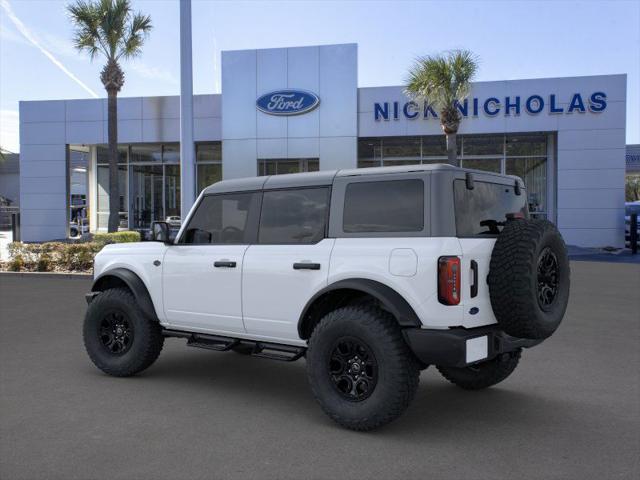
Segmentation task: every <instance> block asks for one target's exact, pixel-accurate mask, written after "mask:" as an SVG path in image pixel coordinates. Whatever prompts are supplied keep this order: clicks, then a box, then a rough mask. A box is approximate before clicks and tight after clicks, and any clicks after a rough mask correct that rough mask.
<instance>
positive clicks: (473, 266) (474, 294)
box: [471, 260, 478, 298]
mask: <svg viewBox="0 0 640 480" xmlns="http://www.w3.org/2000/svg"><path fill="white" fill-rule="evenodd" d="M471 272H472V274H473V285H471V298H474V297H477V296H478V262H476V261H475V260H471Z"/></svg>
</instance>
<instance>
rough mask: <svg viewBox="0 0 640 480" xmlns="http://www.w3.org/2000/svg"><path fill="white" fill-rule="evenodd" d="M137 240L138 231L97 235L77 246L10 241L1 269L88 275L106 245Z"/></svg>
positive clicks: (138, 239) (61, 243) (62, 243)
mask: <svg viewBox="0 0 640 480" xmlns="http://www.w3.org/2000/svg"><path fill="white" fill-rule="evenodd" d="M138 241H140V234H139V233H138V232H128V231H127V232H116V233H98V234H96V235H94V237H93V239H92V241H89V242H79V243H65V242H45V243H22V242H12V243H10V244H9V246H8V251H9V261H8V262H6V263H5V264H4V265H3V267H4V268H6V269H7V270H9V271H12V272H20V271H30V272H88V271H91V269H92V268H93V259H94V257H95V255H96V253H98V252H99V251H100V250H102V248H103V247H104V246H105V245H107V244H109V243H126V242H138Z"/></svg>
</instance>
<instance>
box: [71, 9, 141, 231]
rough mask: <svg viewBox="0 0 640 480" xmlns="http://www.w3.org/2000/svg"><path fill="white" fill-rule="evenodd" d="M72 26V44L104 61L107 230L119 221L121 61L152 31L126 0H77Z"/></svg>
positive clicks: (138, 48) (135, 51) (115, 227)
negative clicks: (107, 156)
mask: <svg viewBox="0 0 640 480" xmlns="http://www.w3.org/2000/svg"><path fill="white" fill-rule="evenodd" d="M67 10H68V12H69V15H70V17H71V21H72V22H73V24H74V26H75V31H74V36H73V43H74V46H75V47H76V48H77V49H78V50H79V51H81V52H86V53H88V54H89V56H90V57H91V60H93V59H94V58H96V57H98V56H100V55H103V56H104V57H105V59H106V61H107V63H106V64H105V66H104V68H103V69H102V72H100V80H101V81H102V84H103V85H104V88H105V90H106V91H107V99H108V100H107V101H108V104H107V107H108V108H107V112H108V117H107V121H108V132H109V227H108V231H109V232H115V231H117V230H118V225H119V223H120V214H119V210H120V191H119V188H118V102H117V98H118V92H119V91H120V90H121V89H122V86H123V85H124V72H123V71H122V68H120V60H126V59H130V58H133V57H135V56H137V55H139V54H140V53H141V51H142V44H143V43H144V40H145V39H146V38H147V36H148V35H149V32H150V31H151V28H152V27H151V18H150V17H149V16H148V15H143V14H142V13H139V12H138V13H134V12H133V11H132V10H131V4H130V2H129V0H76V2H75V3H73V4H72V5H69V6H68V7H67Z"/></svg>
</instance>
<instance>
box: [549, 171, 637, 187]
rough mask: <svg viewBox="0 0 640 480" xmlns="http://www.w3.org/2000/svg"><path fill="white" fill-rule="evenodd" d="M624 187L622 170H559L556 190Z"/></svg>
mask: <svg viewBox="0 0 640 480" xmlns="http://www.w3.org/2000/svg"><path fill="white" fill-rule="evenodd" d="M622 185H624V168H621V169H614V168H609V169H606V170H602V169H598V170H559V171H558V189H559V190H565V189H576V188H591V189H600V188H620V187H621V186H622Z"/></svg>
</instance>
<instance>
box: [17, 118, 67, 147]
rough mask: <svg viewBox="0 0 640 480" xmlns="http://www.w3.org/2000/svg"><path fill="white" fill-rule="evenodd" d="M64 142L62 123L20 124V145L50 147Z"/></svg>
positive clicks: (63, 125)
mask: <svg viewBox="0 0 640 480" xmlns="http://www.w3.org/2000/svg"><path fill="white" fill-rule="evenodd" d="M64 142H65V123H64V122H46V123H36V122H33V123H21V124H20V145H51V144H54V143H64Z"/></svg>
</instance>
